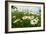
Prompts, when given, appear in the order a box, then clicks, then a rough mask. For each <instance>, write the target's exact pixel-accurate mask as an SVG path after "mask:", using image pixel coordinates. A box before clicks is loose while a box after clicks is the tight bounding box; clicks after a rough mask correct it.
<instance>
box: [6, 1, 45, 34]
mask: <svg viewBox="0 0 46 34" xmlns="http://www.w3.org/2000/svg"><path fill="white" fill-rule="evenodd" d="M35 31H45V3H43V2H24V1H5V32H6V33H8V32H9V33H13V32H14V33H15V32H35Z"/></svg>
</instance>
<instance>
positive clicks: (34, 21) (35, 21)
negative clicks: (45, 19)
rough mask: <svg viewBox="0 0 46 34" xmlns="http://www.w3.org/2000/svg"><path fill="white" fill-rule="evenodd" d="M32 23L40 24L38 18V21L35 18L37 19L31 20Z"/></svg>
mask: <svg viewBox="0 0 46 34" xmlns="http://www.w3.org/2000/svg"><path fill="white" fill-rule="evenodd" d="M30 23H31V24H32V25H35V24H37V23H38V18H37V19H36V18H35V19H33V20H31V21H30Z"/></svg>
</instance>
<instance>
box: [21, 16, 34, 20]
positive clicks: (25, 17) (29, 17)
mask: <svg viewBox="0 0 46 34" xmlns="http://www.w3.org/2000/svg"><path fill="white" fill-rule="evenodd" d="M27 18H28V19H30V20H31V19H33V18H34V16H24V17H22V19H27Z"/></svg>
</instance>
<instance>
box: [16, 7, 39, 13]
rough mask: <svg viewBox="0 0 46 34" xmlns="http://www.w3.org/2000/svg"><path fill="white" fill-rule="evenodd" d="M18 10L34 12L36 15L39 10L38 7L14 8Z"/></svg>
mask: <svg viewBox="0 0 46 34" xmlns="http://www.w3.org/2000/svg"><path fill="white" fill-rule="evenodd" d="M16 7H17V8H18V10H19V11H22V9H23V10H28V11H32V12H36V13H38V12H39V10H40V7H39V6H16Z"/></svg>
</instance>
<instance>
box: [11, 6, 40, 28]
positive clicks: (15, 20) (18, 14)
mask: <svg viewBox="0 0 46 34" xmlns="http://www.w3.org/2000/svg"><path fill="white" fill-rule="evenodd" d="M11 8H12V11H11V15H12V16H11V18H12V19H11V21H12V28H23V27H40V26H41V15H40V12H41V10H39V13H34V12H33V11H31V10H28V9H26V10H25V9H24V10H23V9H22V8H19V10H18V8H17V7H14V6H12V7H11ZM20 9H21V10H20Z"/></svg>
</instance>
